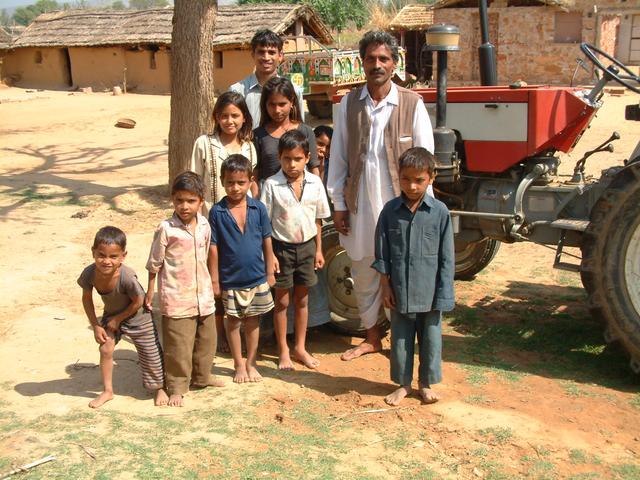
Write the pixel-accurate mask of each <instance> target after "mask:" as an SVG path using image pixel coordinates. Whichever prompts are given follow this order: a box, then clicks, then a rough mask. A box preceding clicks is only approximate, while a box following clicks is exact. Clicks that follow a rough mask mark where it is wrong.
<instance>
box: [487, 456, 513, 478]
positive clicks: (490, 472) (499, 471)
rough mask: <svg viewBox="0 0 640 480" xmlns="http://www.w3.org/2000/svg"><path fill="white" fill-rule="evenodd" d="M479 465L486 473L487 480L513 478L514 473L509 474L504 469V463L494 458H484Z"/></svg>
mask: <svg viewBox="0 0 640 480" xmlns="http://www.w3.org/2000/svg"><path fill="white" fill-rule="evenodd" d="M479 467H480V469H481V470H483V471H484V473H485V477H484V478H485V479H487V480H512V479H513V475H509V474H507V473H506V472H505V471H504V465H502V464H501V463H500V462H496V461H494V460H484V461H482V462H480V464H479Z"/></svg>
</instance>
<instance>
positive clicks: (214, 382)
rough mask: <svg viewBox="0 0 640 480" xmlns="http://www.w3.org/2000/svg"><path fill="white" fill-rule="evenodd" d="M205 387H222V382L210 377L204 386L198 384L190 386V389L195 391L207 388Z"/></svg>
mask: <svg viewBox="0 0 640 480" xmlns="http://www.w3.org/2000/svg"><path fill="white" fill-rule="evenodd" d="M207 387H224V382H223V381H222V380H221V379H220V378H218V377H216V376H215V375H210V376H209V379H208V380H207V382H206V383H205V384H204V385H201V384H199V383H192V384H191V388H194V389H196V390H198V389H201V388H207Z"/></svg>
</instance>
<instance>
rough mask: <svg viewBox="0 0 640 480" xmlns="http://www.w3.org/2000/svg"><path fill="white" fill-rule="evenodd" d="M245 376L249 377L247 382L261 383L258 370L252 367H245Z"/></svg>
mask: <svg viewBox="0 0 640 480" xmlns="http://www.w3.org/2000/svg"><path fill="white" fill-rule="evenodd" d="M247 375H248V376H249V381H250V382H261V381H262V375H260V373H259V372H258V370H256V367H254V366H253V365H249V366H248V367H247Z"/></svg>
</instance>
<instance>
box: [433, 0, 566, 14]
mask: <svg viewBox="0 0 640 480" xmlns="http://www.w3.org/2000/svg"><path fill="white" fill-rule="evenodd" d="M492 3H493V2H492V0H489V7H491V6H492ZM507 4H508V6H510V7H534V6H545V5H547V6H549V7H557V8H559V9H561V10H565V11H568V10H571V8H572V7H574V6H575V0H508V2H507ZM465 7H476V8H477V7H478V0H439V1H437V2H435V3H434V4H433V8H434V9H435V8H465Z"/></svg>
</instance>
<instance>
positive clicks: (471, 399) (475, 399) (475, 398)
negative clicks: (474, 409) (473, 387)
mask: <svg viewBox="0 0 640 480" xmlns="http://www.w3.org/2000/svg"><path fill="white" fill-rule="evenodd" d="M463 400H464V401H465V402H467V403H471V404H476V403H487V397H485V396H484V395H467V396H466V397H464V399H463Z"/></svg>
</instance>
